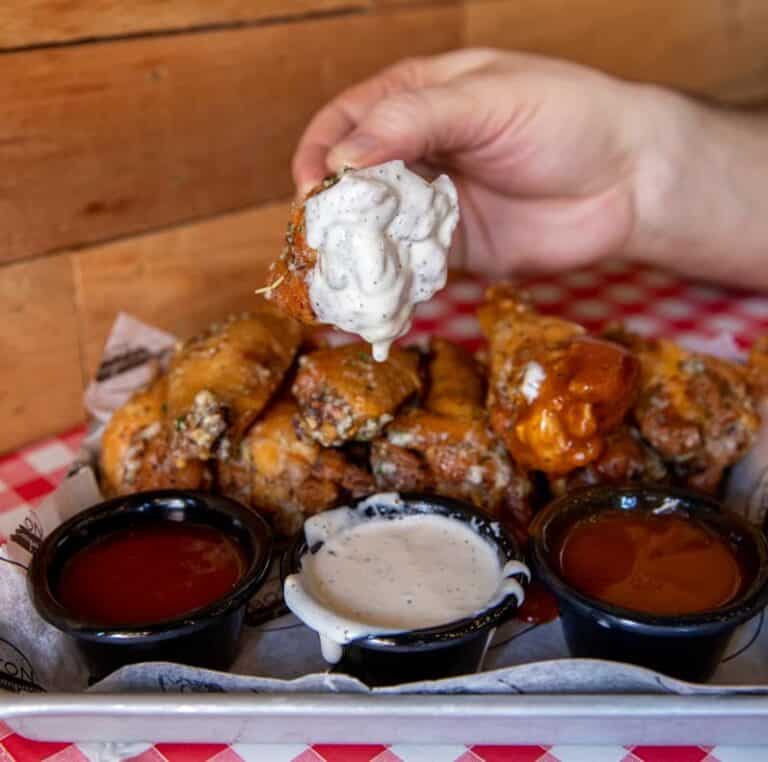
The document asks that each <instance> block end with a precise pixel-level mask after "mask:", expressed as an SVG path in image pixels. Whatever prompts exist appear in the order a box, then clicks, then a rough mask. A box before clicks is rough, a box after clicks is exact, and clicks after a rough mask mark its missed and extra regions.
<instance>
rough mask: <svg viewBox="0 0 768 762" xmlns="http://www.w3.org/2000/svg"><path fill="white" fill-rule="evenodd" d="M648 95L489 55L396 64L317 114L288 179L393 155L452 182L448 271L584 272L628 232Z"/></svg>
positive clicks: (311, 180)
mask: <svg viewBox="0 0 768 762" xmlns="http://www.w3.org/2000/svg"><path fill="white" fill-rule="evenodd" d="M649 90H650V88H642V87H639V86H635V85H630V84H628V83H624V82H621V81H619V80H615V79H612V78H610V77H608V76H605V75H602V74H599V73H597V72H595V71H592V70H590V69H586V68H583V67H580V66H576V65H573V64H569V63H565V62H561V61H555V60H552V59H547V58H540V57H537V56H530V55H522V54H514V53H501V52H496V51H492V50H462V51H458V52H454V53H448V54H445V55H440V56H435V57H432V58H423V59H413V60H407V61H404V62H402V63H399V64H397V65H395V66H393V67H391V68H389V69H386V70H385V71H383V72H381V73H380V74H378V75H376V76H374V77H373V78H371V79H369V80H367V81H365V82H362V83H361V84H359V85H356V86H355V87H352V88H351V89H349V90H347V91H345V92H343V93H342V94H341V95H339V96H338V97H337V98H336V99H335V100H334V101H332V102H331V103H329V104H328V105H327V106H326V107H325V108H324V109H322V110H321V111H320V112H319V113H318V114H317V115H316V116H315V118H314V119H313V121H312V122H311V123H310V125H309V126H308V128H307V130H306V132H305V134H304V136H303V138H302V140H301V142H300V145H299V147H298V150H297V152H296V156H295V159H294V164H293V171H294V178H295V181H296V184H297V187H298V188H299V191H300V192H301V193H305V192H306V191H307V190H309V189H310V188H311V187H312V186H314V185H316V184H317V183H318V182H319V181H320V180H321V179H322V178H323V177H324V176H326V175H327V174H328V173H329V171H330V172H335V171H338V170H340V169H342V168H343V167H345V166H352V167H356V168H357V167H362V166H370V165H372V164H378V163H381V162H384V161H388V160H391V159H396V158H401V159H404V160H405V161H406V162H409V163H410V164H412V165H415V166H417V167H418V166H421V167H422V168H424V167H426V168H428V169H429V170H432V171H434V172H447V173H448V174H449V175H450V176H451V178H452V180H453V181H454V183H455V184H456V186H457V188H458V191H459V196H460V203H461V208H462V229H461V232H460V234H459V235H457V237H456V238H457V242H456V248H457V252H456V253H457V263H459V264H463V265H466V266H468V267H471V268H473V269H479V270H482V271H485V272H491V273H505V272H510V271H512V270H530V269H554V268H558V269H560V268H565V267H570V266H576V265H581V264H586V263H588V262H591V261H594V260H596V259H599V258H600V257H602V256H604V255H607V254H610V253H615V252H617V251H619V250H621V249H622V248H624V247H625V246H626V245H627V244H628V241H629V239H630V238H631V237H632V236H633V235H634V234H635V232H636V231H635V221H636V220H635V215H636V208H635V183H636V179H637V178H636V173H637V167H638V163H639V159H640V157H641V155H642V153H643V150H644V137H645V136H646V135H647V134H648V132H649V131H651V132H652V130H648V128H647V124H648V122H649V121H650V120H652V119H653V111H654V109H653V108H650V107H649V102H652V101H653V98H654V96H653V95H651V93H650V92H648V91H649ZM641 101H642V102H643V103H641Z"/></svg>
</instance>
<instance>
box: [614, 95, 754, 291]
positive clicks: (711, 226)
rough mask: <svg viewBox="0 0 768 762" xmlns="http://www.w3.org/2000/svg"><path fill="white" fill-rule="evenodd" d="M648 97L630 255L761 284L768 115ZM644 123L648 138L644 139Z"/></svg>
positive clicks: (676, 98)
mask: <svg viewBox="0 0 768 762" xmlns="http://www.w3.org/2000/svg"><path fill="white" fill-rule="evenodd" d="M642 97H651V98H655V99H656V107H655V108H653V109H650V112H649V113H650V119H651V120H652V124H651V125H649V124H646V125H645V128H646V138H645V141H646V143H645V147H644V149H643V150H642V151H640V152H639V158H638V163H637V167H636V193H635V207H636V211H635V218H636V223H635V229H634V232H633V235H632V236H631V237H630V241H629V242H628V252H627V253H628V255H629V256H630V257H632V258H635V259H638V260H642V261H647V262H650V263H652V264H656V265H659V266H663V267H668V268H671V269H675V270H677V271H679V272H682V273H683V274H685V275H689V276H691V277H695V278H705V279H710V280H718V281H722V282H726V283H731V284H734V285H739V286H747V287H750V288H760V289H768V112H767V111H763V112H761V113H745V112H738V111H729V110H725V109H717V108H714V107H711V106H705V105H701V104H698V103H695V102H693V101H691V100H688V99H686V98H683V97H680V96H677V95H672V94H663V93H660V92H659V91H653V92H652V93H649V92H648V91H647V90H644V91H643V96H642ZM648 128H650V134H651V136H652V138H651V139H650V140H649V139H648Z"/></svg>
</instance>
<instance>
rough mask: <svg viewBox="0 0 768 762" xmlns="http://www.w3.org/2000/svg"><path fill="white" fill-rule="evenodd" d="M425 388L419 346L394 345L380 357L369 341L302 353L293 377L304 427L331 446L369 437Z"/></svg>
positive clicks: (365, 439) (301, 422) (294, 391)
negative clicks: (416, 349) (420, 371)
mask: <svg viewBox="0 0 768 762" xmlns="http://www.w3.org/2000/svg"><path fill="white" fill-rule="evenodd" d="M420 390H421V379H420V377H419V355H418V353H417V352H416V351H413V350H408V349H399V348H393V349H392V351H391V352H390V354H389V357H388V358H387V360H385V361H383V362H377V361H375V360H374V359H373V357H372V356H371V351H370V348H369V347H368V345H366V344H348V345H346V346H341V347H334V348H332V349H321V350H319V351H317V352H310V353H309V354H306V355H303V356H302V357H301V359H300V362H299V371H298V373H297V375H296V380H295V381H294V383H293V394H294V396H295V398H296V400H297V402H298V404H299V413H300V418H299V421H300V425H301V428H302V430H303V431H304V432H305V433H306V434H307V435H308V436H309V437H311V438H313V439H314V440H316V441H317V442H319V443H320V444H322V445H325V446H326V447H330V446H337V445H341V444H344V443H345V442H349V441H370V440H371V439H373V438H374V437H375V436H376V435H377V434H378V433H379V432H380V431H381V430H382V429H383V428H384V426H385V425H386V424H387V423H389V422H390V421H391V420H392V419H393V417H394V415H395V412H396V411H397V409H398V407H400V405H401V404H402V403H403V402H404V401H405V400H406V399H408V398H409V397H410V396H412V395H413V394H415V393H417V392H419V391H420Z"/></svg>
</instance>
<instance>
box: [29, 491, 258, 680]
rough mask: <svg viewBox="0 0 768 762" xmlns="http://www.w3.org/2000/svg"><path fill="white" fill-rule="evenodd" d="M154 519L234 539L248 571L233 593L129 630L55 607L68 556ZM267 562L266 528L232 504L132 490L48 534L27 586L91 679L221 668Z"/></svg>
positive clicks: (193, 495) (181, 493) (189, 495)
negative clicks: (119, 672)
mask: <svg viewBox="0 0 768 762" xmlns="http://www.w3.org/2000/svg"><path fill="white" fill-rule="evenodd" d="M158 521H166V522H169V523H181V522H183V523H190V524H196V525H202V526H208V527H211V528H214V529H218V530H219V531H221V532H224V533H225V534H227V535H228V536H229V537H231V538H232V539H233V540H235V541H236V542H237V543H238V545H239V546H240V548H241V549H242V550H243V552H244V553H245V557H246V561H247V564H248V565H247V567H246V570H245V573H244V574H243V576H242V577H241V578H240V581H239V582H238V583H237V585H236V587H235V588H234V589H233V590H232V592H230V593H229V594H228V595H226V596H224V597H223V598H220V599H218V600H216V601H214V602H213V603H211V604H209V605H207V606H204V607H202V608H199V609H196V610H195V611H192V612H190V613H188V614H185V615H184V616H181V617H177V618H174V619H166V620H162V621H156V622H146V623H142V624H136V625H129V626H125V625H121V626H115V625H104V624H100V623H98V622H88V621H84V620H82V619H79V618H77V617H75V616H73V615H72V614H71V613H70V612H68V611H67V610H66V609H65V608H64V607H63V606H62V605H61V604H60V603H59V601H58V600H57V599H56V595H55V592H54V591H55V590H56V580H57V577H58V575H59V574H60V572H61V569H62V566H63V564H64V563H65V562H66V560H67V559H68V558H70V557H71V556H72V555H73V554H74V553H75V552H77V551H78V550H80V549H81V548H84V547H85V546H87V545H88V544H90V543H91V542H93V541H94V540H96V539H98V538H100V537H103V536H104V535H105V534H106V533H110V532H113V531H115V530H119V529H127V528H131V527H136V526H141V525H142V524H149V523H152V524H154V523H157V522H158ZM271 556H272V532H271V530H270V528H269V526H268V524H267V523H266V521H264V519H263V518H262V517H261V516H259V515H258V514H257V513H255V512H253V511H251V510H249V509H248V508H246V507H244V506H242V505H240V504H239V503H237V502H235V501H234V500H230V499H228V498H225V497H221V496H218V495H209V494H205V493H202V492H188V491H181V490H157V491H153V492H139V493H136V494H133V495H127V496H125V497H118V498H115V499H113V500H108V501H106V502H104V503H100V504H98V505H96V506H94V507H92V508H89V509H87V510H85V511H83V512H81V513H78V514H77V515H76V516H74V517H72V518H71V519H69V520H68V521H65V522H64V523H63V524H61V525H60V526H59V527H57V528H56V529H55V530H54V531H53V532H51V534H50V535H48V537H46V538H45V540H44V541H43V543H42V544H41V546H40V548H39V549H38V550H37V552H36V553H35V556H34V558H33V560H32V564H31V566H30V568H29V573H28V576H27V587H28V589H29V593H30V596H31V598H32V602H33V604H34V606H35V608H36V609H37V611H38V613H39V614H40V616H41V617H42V618H43V619H45V620H46V621H47V622H49V623H50V624H52V625H53V626H54V627H57V628H58V629H59V630H61V631H62V632H64V633H66V634H67V635H69V636H70V637H72V638H73V639H74V640H75V642H76V644H77V646H78V647H79V649H80V651H81V653H82V655H83V657H84V659H85V661H86V664H87V666H88V668H89V670H90V672H91V678H92V680H93V679H100V678H102V677H104V676H106V675H107V674H109V673H110V672H113V671H114V670H116V669H118V668H119V667H122V666H124V665H126V664H134V663H136V662H144V661H171V662H178V663H182V664H190V665H193V666H197V667H206V668H210V669H227V668H229V667H230V666H231V664H232V662H233V661H234V659H235V656H236V655H237V646H238V641H239V638H240V632H241V629H242V623H243V616H244V614H245V607H246V604H247V602H248V599H249V598H251V596H252V595H253V594H254V593H255V592H256V591H257V589H258V588H259V586H260V585H261V583H262V582H263V581H264V578H265V576H266V574H267V571H268V570H269V566H270V562H271Z"/></svg>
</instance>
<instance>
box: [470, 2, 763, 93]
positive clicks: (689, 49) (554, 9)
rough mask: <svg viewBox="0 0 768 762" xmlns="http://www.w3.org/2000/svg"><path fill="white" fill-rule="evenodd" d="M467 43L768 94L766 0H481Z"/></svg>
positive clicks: (704, 87)
mask: <svg viewBox="0 0 768 762" xmlns="http://www.w3.org/2000/svg"><path fill="white" fill-rule="evenodd" d="M465 13H466V36H465V43H466V44H467V45H488V46H494V47H502V48H510V49H511V48H515V49H519V50H526V51H535V52H539V53H546V54H550V55H556V56H561V57H564V58H570V59H573V60H575V61H580V62H582V63H585V64H588V65H591V66H596V67H599V68H601V69H604V70H606V71H609V72H612V73H614V74H618V75H620V76H623V77H627V78H630V79H637V80H642V81H653V82H658V83H662V84H667V85H673V86H675V87H679V88H682V89H684V90H688V91H690V92H693V93H697V94H700V95H705V96H709V97H712V98H715V99H717V100H720V101H723V102H728V103H757V102H761V101H765V100H766V99H767V98H768V3H767V2H765V0H737V1H736V2H723V0H676V1H675V2H669V0H621V1H620V2H617V1H616V0H516V1H515V2H505V0H484V1H483V2H479V1H475V2H470V3H467V5H466V7H465Z"/></svg>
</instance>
